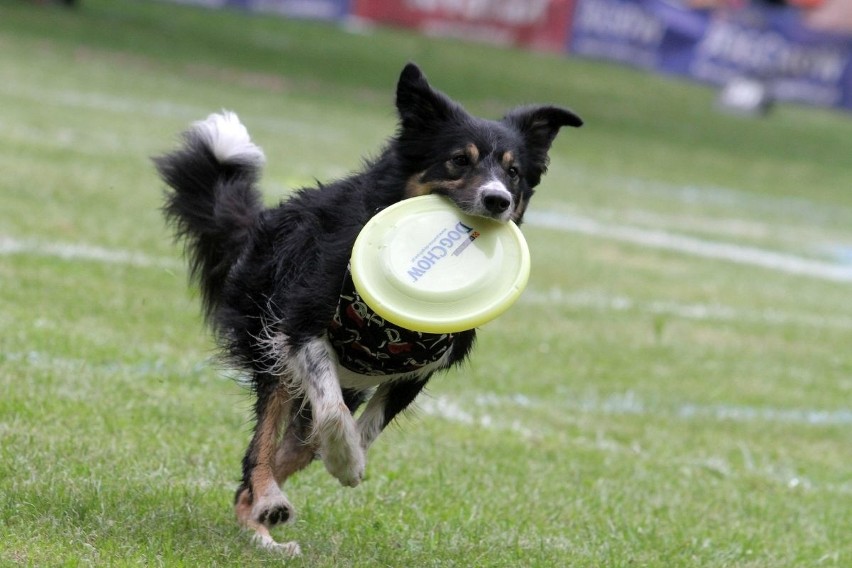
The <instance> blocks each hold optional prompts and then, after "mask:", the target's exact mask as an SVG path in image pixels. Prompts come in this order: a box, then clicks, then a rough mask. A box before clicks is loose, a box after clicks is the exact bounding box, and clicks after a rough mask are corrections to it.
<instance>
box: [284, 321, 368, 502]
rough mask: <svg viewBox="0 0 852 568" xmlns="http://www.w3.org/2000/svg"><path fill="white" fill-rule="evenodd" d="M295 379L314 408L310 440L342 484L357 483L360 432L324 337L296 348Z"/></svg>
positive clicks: (361, 454)
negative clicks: (317, 447) (344, 395)
mask: <svg viewBox="0 0 852 568" xmlns="http://www.w3.org/2000/svg"><path fill="white" fill-rule="evenodd" d="M291 359H292V361H293V367H292V368H293V371H294V375H295V376H294V377H293V378H294V380H295V381H296V384H297V385H298V386H299V387H300V388H301V389H302V390H303V391H304V393H305V395H306V396H307V399H308V402H309V403H310V405H311V411H312V412H313V431H312V432H311V436H310V440H311V441H312V442H314V443H316V444H317V445H318V446H319V453H320V456H321V457H322V461H323V463H324V464H325V468H326V469H327V470H328V472H329V473H331V474H332V475H333V476H334V477H336V478H337V480H338V481H340V483H341V484H343V485H346V486H349V487H355V486H356V485H358V484H359V483H361V479H362V478H363V477H364V467H365V458H364V450H363V449H362V448H361V436H360V434H359V433H358V427H357V425H356V424H355V419H354V418H352V413H351V411H350V409H349V407H348V406H347V405H346V401H345V400H344V397H343V392H342V390H341V388H340V382H339V380H338V378H337V364H336V362H335V360H334V358H333V356H332V355H331V346H330V345H329V343H328V340H327V339H325V338H320V337H317V338H314V339H311V340H309V341H308V342H306V343H305V344H303V345H302V346H300V347H299V348H297V349H296V350H295V352H294V353H293V355H292V357H291Z"/></svg>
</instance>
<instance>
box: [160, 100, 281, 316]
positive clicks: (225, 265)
mask: <svg viewBox="0 0 852 568" xmlns="http://www.w3.org/2000/svg"><path fill="white" fill-rule="evenodd" d="M264 161H265V157H264V155H263V151H262V150H261V149H260V148H259V147H257V146H255V145H254V144H253V143H252V141H251V139H250V138H249V135H248V131H247V130H246V128H245V126H243V125H242V123H241V122H240V120H239V118H237V115H236V114H234V113H232V112H226V111H223V112H222V113H221V114H211V115H210V116H209V117H207V119H206V120H203V121H199V122H196V123H194V124H193V125H192V127H191V128H190V129H189V130H187V131H186V132H184V134H183V145H182V146H181V147H180V148H179V149H178V150H176V151H174V152H172V153H169V154H166V155H164V156H160V157H158V158H154V164H155V165H156V167H157V170H158V171H159V173H160V176H161V177H162V178H163V181H165V182H166V183H167V184H168V185H169V187H170V188H171V189H170V190H166V193H165V200H166V203H165V205H164V206H163V212H164V214H165V216H166V219H167V221H168V222H169V223H170V224H171V225H172V226H173V228H174V231H175V238H176V239H177V240H183V241H184V244H185V246H186V253H187V256H188V260H189V268H190V277H191V279H192V280H193V281H194V282H196V283H197V284H198V285H199V288H200V289H201V296H202V301H203V304H204V313H205V316H207V318H208V319H210V316H211V315H212V313H213V311H214V309H215V308H216V305H217V304H218V301H219V297H220V294H221V291H222V288H223V286H224V284H225V280H226V278H227V276H228V272H229V271H230V269H231V267H232V266H233V264H234V263H235V262H236V260H237V258H239V255H240V253H241V251H242V250H243V248H244V246H245V244H246V243H247V242H248V240H249V237H250V235H251V232H252V230H253V229H254V227H255V226H256V223H257V218H258V215H259V213H260V212H261V210H262V209H263V205H262V198H261V195H260V192H259V191H258V190H257V188H256V184H257V181H258V179H259V177H260V171H261V167H262V166H263V163H264Z"/></svg>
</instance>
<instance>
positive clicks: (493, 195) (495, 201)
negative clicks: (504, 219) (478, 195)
mask: <svg viewBox="0 0 852 568" xmlns="http://www.w3.org/2000/svg"><path fill="white" fill-rule="evenodd" d="M482 204H483V205H485V209H487V210H488V212H489V213H491V214H492V215H500V214H502V213H504V212H505V211H506V209H508V208H509V206H510V205H511V204H512V199H511V196H510V195H509V194H508V193H507V192H505V191H500V190H494V189H489V190H485V192H484V193H483V194H482Z"/></svg>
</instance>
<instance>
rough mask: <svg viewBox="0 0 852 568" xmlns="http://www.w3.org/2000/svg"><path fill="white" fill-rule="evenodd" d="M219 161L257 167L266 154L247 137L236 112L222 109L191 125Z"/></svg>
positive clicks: (263, 160)
mask: <svg viewBox="0 0 852 568" xmlns="http://www.w3.org/2000/svg"><path fill="white" fill-rule="evenodd" d="M192 128H193V130H195V132H197V133H198V134H199V135H200V136H201V137H202V139H203V140H204V142H205V143H206V144H207V147H208V148H210V151H211V152H213V155H214V156H216V159H217V160H219V162H220V163H223V164H225V163H238V164H246V165H249V166H254V167H259V166H262V165H263V163H264V162H265V161H266V156H264V154H263V150H261V149H260V148H259V147H258V146H256V145H255V144H254V143H253V142H252V141H251V137H249V133H248V130H246V127H245V126H243V123H242V122H240V119H239V117H238V116H237V115H236V113H234V112H231V111H227V110H223V111H222V112H221V113H214V114H211V115H210V116H208V117H207V118H206V119H205V120H199V121H198V122H196V123H194V124H193V125H192Z"/></svg>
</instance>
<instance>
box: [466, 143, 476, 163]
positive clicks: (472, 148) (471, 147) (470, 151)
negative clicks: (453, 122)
mask: <svg viewBox="0 0 852 568" xmlns="http://www.w3.org/2000/svg"><path fill="white" fill-rule="evenodd" d="M464 153H465V154H467V157H468V158H470V161H471V163H473V164H475V163H477V162H478V161H479V148H477V147H476V144H473V143H471V144H468V145H467V146H465V148H464Z"/></svg>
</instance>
